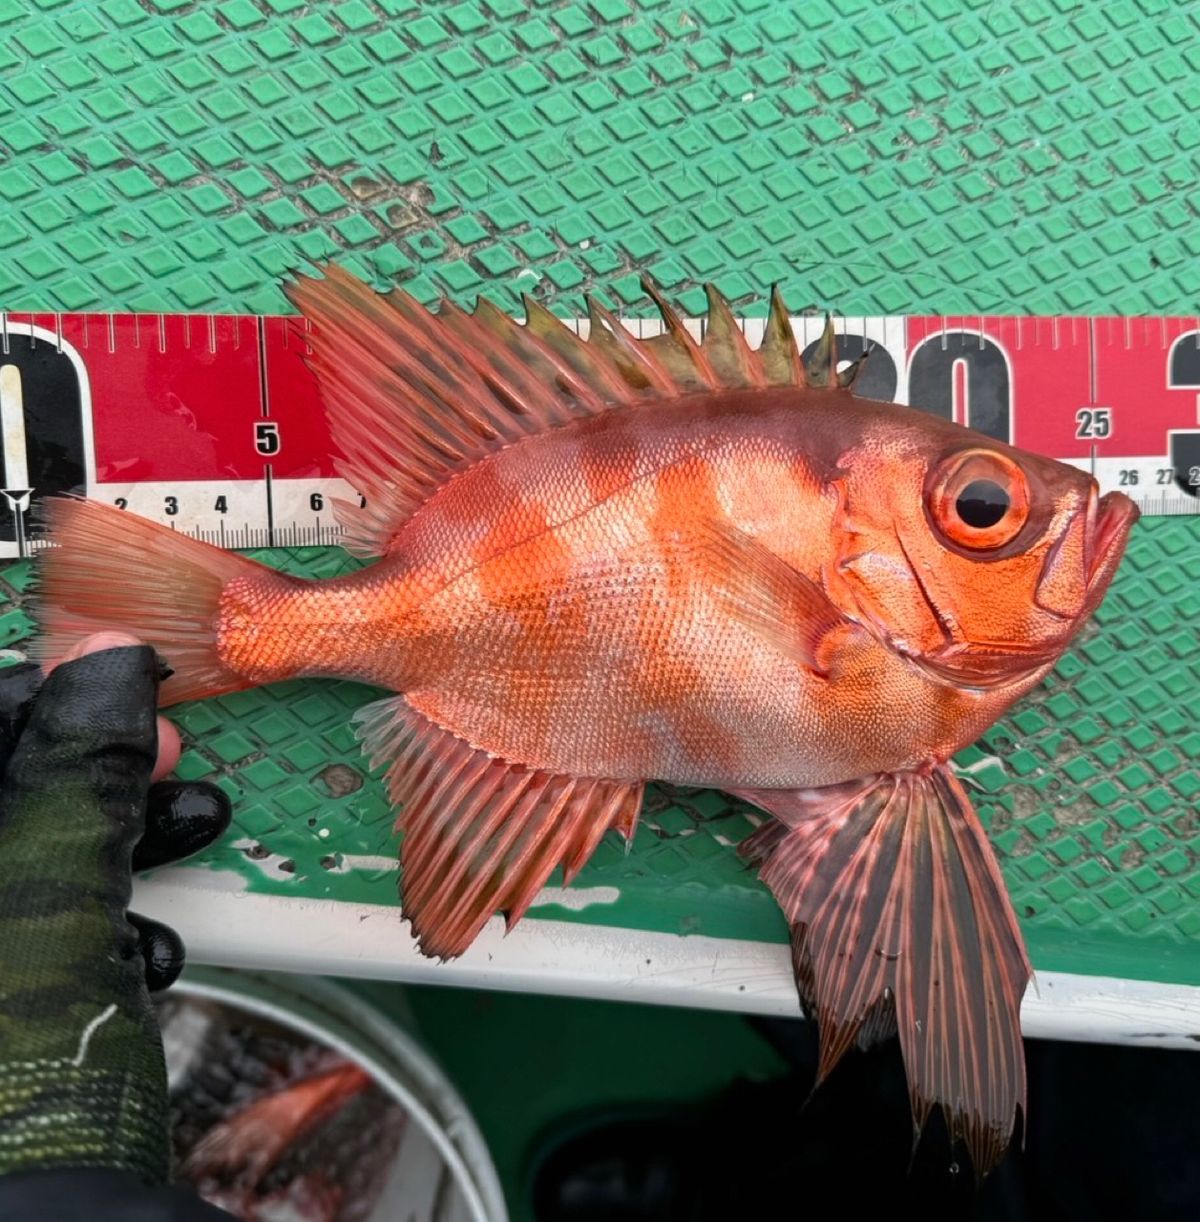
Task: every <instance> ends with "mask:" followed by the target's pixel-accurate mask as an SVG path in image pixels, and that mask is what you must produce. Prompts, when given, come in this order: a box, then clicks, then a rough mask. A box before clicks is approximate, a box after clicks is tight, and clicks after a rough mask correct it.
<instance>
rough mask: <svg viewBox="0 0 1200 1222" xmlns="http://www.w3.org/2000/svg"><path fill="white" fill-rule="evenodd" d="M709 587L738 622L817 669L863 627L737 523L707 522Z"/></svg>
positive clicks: (705, 547)
mask: <svg viewBox="0 0 1200 1222" xmlns="http://www.w3.org/2000/svg"><path fill="white" fill-rule="evenodd" d="M702 554H703V556H704V560H703V561H702V564H703V565H704V566H705V568H706V569H707V572H706V573H705V577H706V581H707V584H708V588H709V591H710V593H712V594H713V596H714V597H716V598H717V599H718V600H719V601H720V602H721V603H722V605H723V606H724V607H725V609H726V610H727V611H728V612H729V613H730V614H731V615H732V616H733V617H734V618H735V619H736V620H737V621H738V622H739V623H741V624H743V625H745V626H746V627H747V628H750V629H752V630H753V631H754V632H756V633H757V634H758V635H759V636H761V637H762V638H763V639H764V640H767V641H769V642H770V643H771V644H772V645H774V646H775V647H776V648H777V649H779V650H781V651H782V652H783V653H785V654H787V655H788V656H789V657H791V658H793V659H794V660H795V661H797V662H798V663H800V664H801V665H803V666H806V667H808V668H809V669H810V670H812V671H815V672H816V673H817V674H820V675H825V674H828V673H829V668H830V665H831V663H832V651H833V650H834V649H835V648H837V647H838V646H841V645H844V644H846V643H847V642H848V641H849V640H850V639H851V638H852V637H854V636H855V635H856V634H859V633H862V632H863V631H864V630H863V629H862V628H861V627H860V626H859V625H858V624H857V623H855V621H854V620H852V619H850V618H849V616H847V615H846V614H845V613H844V612H843V611H842V610H841V609H840V608H839V607H837V606H836V605H835V604H834V603H833V602H832V600H831V599H830V598H829V596H828V595H827V594H826V593H825V591H824V590H822V589H821V587H820V586H819V585H818V584H817V583H816V582H815V581H812V580H811V579H810V578H808V577H806V576H805V575H804V574H803V573H801V572H799V571H797V570H796V569H794V568H792V566H791V565H789V564H788V563H787V561H786V560H783V559H782V558H781V557H779V556H777V555H776V554H775V553H774V552H772V551H771V550H770V549H769V548H767V547H765V546H763V544H761V543H759V542H758V540H757V539H754V538H752V537H751V536H750V535H748V534H746V533H745V532H744V531H741V530H739V529H738V528H737V527H736V526H733V525H732V524H730V523H726V522H712V523H710V524H709V525H708V527H707V528H706V530H705V532H704V539H703V544H702Z"/></svg>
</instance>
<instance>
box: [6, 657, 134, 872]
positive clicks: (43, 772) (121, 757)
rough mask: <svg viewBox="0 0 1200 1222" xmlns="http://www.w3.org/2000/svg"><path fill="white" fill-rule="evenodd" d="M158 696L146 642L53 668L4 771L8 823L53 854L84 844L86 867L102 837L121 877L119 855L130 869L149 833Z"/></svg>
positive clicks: (82, 858) (81, 861)
mask: <svg viewBox="0 0 1200 1222" xmlns="http://www.w3.org/2000/svg"><path fill="white" fill-rule="evenodd" d="M157 694H158V659H157V658H156V657H155V655H154V650H153V649H151V648H150V647H149V646H148V645H140V646H137V647H124V648H114V649H104V650H101V651H100V652H98V653H93V654H90V655H88V656H87V657H81V658H76V659H74V660H72V661H69V662H65V663H63V664H62V665H60V666H57V667H55V669H54V671H53V672H52V673H51V674H50V675H49V676H48V677H47V678H46V681H45V682H44V683H43V684H42V688H41V691H40V692H39V693H38V696H37V699H36V700H34V702H33V709H32V711H31V712H30V714H29V719H28V723H27V725H26V727H25V730H24V732H23V733H22V734H21V737H20V739H19V740H18V742H17V745H16V748H15V750H14V751H13V754H12V758H11V759H10V760H9V764H8V768H7V770H6V772H5V776H4V789H3V800H2V802H0V809H3V812H4V816H5V821H6V823H8V824H10V825H13V826H17V827H20V828H21V832H20V834H21V835H22V836H23V837H24V838H26V839H28V840H29V841H30V842H31V843H32V842H35V841H44V842H45V844H46V846H47V852H49V853H54V852H58V853H62V852H63V851H65V850H66V846H67V844H68V842H71V843H74V840H75V839H77V840H78V841H79V844H78V846H77V847H78V849H79V851H80V853H81V857H80V862H79V864H80V866H81V867H82V866H83V865H84V864H85V862H86V853H85V852H84V849H83V844H84V843H85V842H88V840H89V838H90V837H92V836H96V837H99V838H100V839H101V840H104V841H107V842H108V845H109V850H108V851H109V852H112V851H116V852H118V857H117V858H115V859H114V860H113V861H112V865H116V866H118V873H117V874H114V875H113V878H114V879H115V878H117V877H118V876H119V870H120V867H119V865H118V863H119V862H120V858H121V857H124V861H125V868H126V869H127V868H128V861H129V857H128V854H129V853H130V852H131V851H132V849H133V845H134V843H135V842H136V841H137V840H138V839H139V838H140V836H141V834H142V824H143V813H144V807H145V801H146V793H147V790H148V789H149V787H150V773H151V771H152V769H153V767H154V761H155V756H156V754H157V737H158V735H157V730H156V726H155V703H156V698H157ZM85 811H86V812H90V813H89V814H88V815H85V814H84V812H85ZM73 838H74V839H73ZM118 846H120V847H119V848H118ZM97 848H98V845H97ZM97 848H94V849H93V850H92V851H93V852H95V851H97ZM95 860H96V859H95V858H93V862H94V861H95ZM92 869H93V872H94V869H95V866H94V865H93V866H92ZM127 885H128V884H126V887H127Z"/></svg>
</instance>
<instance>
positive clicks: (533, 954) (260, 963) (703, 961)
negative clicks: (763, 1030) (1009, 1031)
mask: <svg viewBox="0 0 1200 1222" xmlns="http://www.w3.org/2000/svg"><path fill="white" fill-rule="evenodd" d="M218 880H219V881H218ZM231 883H233V884H235V885H236V886H237V887H238V888H239V889H232V888H231ZM240 886H241V880H240V879H239V880H234V879H231V878H230V876H229V875H227V874H225V875H221V874H215V873H213V872H210V871H206V870H195V869H186V868H174V869H165V870H160V871H158V872H157V873H156V874H155V876H154V877H153V878H150V879H142V880H138V881H137V882H136V884H135V888H134V896H133V907H134V908H136V909H137V911H139V912H141V913H144V914H145V915H147V916H150V917H154V918H155V919H157V920H160V921H165V922H167V923H168V924H170V925H172V926H174V928H175V929H177V930H178V931H179V933H180V935H181V936H182V937H183V940H184V942H185V944H186V946H187V952H188V960H189V962H190V963H196V964H201V963H204V964H214V965H219V966H223V967H240V968H251V969H257V970H262V971H282V972H300V973H305V974H312V975H329V976H348V977H349V976H356V977H365V978H369V979H375V980H397V981H406V982H411V983H420V984H443V985H459V986H463V987H470V988H483V989H502V990H507V991H511V992H528V993H554V994H560V995H564V996H574V997H591V998H601V999H608V1000H614V1001H632V1002H643V1003H649V1004H655V1005H674V1006H689V1007H695V1008H701V1009H710V1010H732V1011H739V1012H743V1013H748V1014H770V1015H798V1014H799V1012H800V1008H799V1003H798V1001H797V998H796V992H795V988H794V986H793V983H792V975H791V960H790V953H789V950H788V948H787V947H786V946H784V945H781V944H774V943H762V942H747V941H741V940H737V939H726V938H711V937H702V936H699V935H691V936H687V937H681V936H678V935H674V934H664V933H648V932H644V931H642V930H633V929H618V928H606V927H605V926H602V925H589V924H583V923H574V922H566V921H555V920H546V919H533V920H529V919H527V920H525V921H523V922H522V923H521V924H520V925H519V926H518V927H517V928H516V929H515V930H514V931H513V932H512V933H511V934H509V935H507V936H506V935H505V933H504V923H503V921H502V920H500V919H499V918H496V919H494V920H493V921H491V922H489V924H488V925H487V927H486V928H485V929H484V930H483V932H482V933H481V934H480V936H479V938H478V940H477V941H476V942H475V944H474V946H472V947H471V949H470V950H469V951H467V953H466V954H465V955H463V956H462V957H461V958H459V959H455V960H453V961H451V962H449V963H437V962H434V961H432V960H429V959H426V958H425V957H424V956H422V955H421V954H420V952H419V951H418V950H417V947H416V943H415V942H414V940H413V938H412V935H411V932H410V930H409V928H408V926H407V925H406V924H405V923H403V921H402V919H401V915H400V911H399V909H398V908H391V907H384V906H380V905H374V904H354V903H347V902H344V901H336V902H335V901H332V900H312V899H289V898H285V897H280V896H277V895H259V894H255V893H253V892H248V891H244V890H241V889H240ZM1021 1025H1022V1029H1023V1030H1024V1032H1025V1034H1026V1035H1028V1036H1031V1037H1033V1038H1037V1039H1060V1040H1079V1041H1084V1042H1095V1043H1114V1044H1133V1045H1138V1046H1142V1047H1159V1048H1184V1049H1192V1050H1200V987H1193V986H1189V985H1170V984H1158V983H1155V982H1153V981H1140V980H1125V979H1118V978H1114V977H1111V976H1081V975H1076V974H1074V973H1068V972H1045V971H1043V972H1038V973H1037V976H1036V978H1035V981H1034V984H1033V985H1031V987H1030V988H1029V990H1028V992H1027V993H1026V996H1025V1001H1024V1004H1023V1006H1022V1009H1021Z"/></svg>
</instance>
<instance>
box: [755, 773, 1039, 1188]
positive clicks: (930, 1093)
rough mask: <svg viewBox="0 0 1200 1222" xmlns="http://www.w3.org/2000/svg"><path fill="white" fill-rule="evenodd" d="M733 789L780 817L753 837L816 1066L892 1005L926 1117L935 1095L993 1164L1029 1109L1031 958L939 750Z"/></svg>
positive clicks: (833, 1059) (987, 1166)
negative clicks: (894, 765) (890, 764)
mask: <svg viewBox="0 0 1200 1222" xmlns="http://www.w3.org/2000/svg"><path fill="white" fill-rule="evenodd" d="M739 796H741V797H744V798H745V799H746V800H747V801H750V802H753V803H754V804H755V805H757V806H760V807H762V808H763V809H764V810H767V811H769V812H770V813H771V814H773V815H774V816H775V817H776V819H777V820H778V822H775V823H770V824H767V825H766V826H764V827H763V828H760V829H759V831H758V832H756V833H755V834H754V835H753V836H752V837H751V838H750V840H749V841H747V842H746V844H745V845H744V846H743V853H744V854H745V855H746V856H748V857H749V858H750V859H751V860H753V861H754V862H756V863H758V864H759V865H761V877H762V879H763V881H764V882H765V883H766V884H767V886H768V887H770V889H771V891H772V892H773V893H774V895H775V898H776V899H777V900H778V901H779V904H780V906H781V907H782V908H783V911H784V914H785V915H786V916H787V919H788V920H789V922H790V923H791V926H792V952H793V962H794V966H795V972H796V981H797V984H798V986H799V989H800V994H801V998H802V1000H803V1002H804V1005H805V1008H806V1010H807V1012H808V1013H809V1014H811V1015H813V1016H814V1017H815V1018H816V1020H817V1023H818V1025H819V1027H820V1034H821V1059H820V1068H819V1071H818V1073H819V1078H824V1077H825V1075H826V1074H828V1073H829V1071H830V1070H831V1069H832V1068H833V1067H834V1065H835V1064H836V1063H837V1062H838V1060H839V1059H840V1058H841V1056H842V1055H843V1054H844V1053H845V1052H846V1050H847V1049H848V1048H849V1047H850V1046H851V1045H852V1044H853V1043H854V1042H855V1040H856V1039H857V1040H859V1041H860V1042H861V1041H863V1040H864V1038H870V1037H876V1038H877V1037H878V1036H879V1035H881V1034H884V1033H887V1032H888V1031H889V1030H890V1029H892V1022H891V1021H890V1019H891V1018H893V1017H894V1020H895V1029H896V1030H898V1032H899V1036H900V1046H901V1050H902V1052H903V1055H904V1064H905V1068H906V1071H907V1074H908V1083H909V1097H910V1100H911V1102H912V1109H913V1117H914V1121H915V1123H916V1126H917V1129H918V1131H919V1129H920V1127H921V1126H922V1125H923V1124H924V1122H925V1120H926V1118H927V1117H928V1115H929V1112H930V1110H931V1109H932V1108H933V1106H934V1105H935V1104H937V1105H940V1106H941V1109H942V1112H943V1114H944V1115H945V1117H946V1121H947V1126H948V1128H949V1129H950V1132H951V1134H952V1136H953V1137H955V1138H962V1139H963V1140H964V1141H965V1142H966V1145H967V1147H968V1150H969V1151H970V1154H971V1158H972V1161H973V1162H974V1165H975V1169H976V1171H977V1173H978V1174H980V1175H984V1174H986V1173H987V1172H988V1171H989V1170H991V1168H992V1167H994V1166H995V1164H996V1163H997V1162H998V1161H999V1159H1000V1157H1001V1156H1002V1155H1003V1153H1004V1151H1005V1149H1006V1147H1007V1146H1008V1143H1009V1141H1010V1140H1011V1138H1012V1134H1013V1130H1014V1127H1015V1123H1016V1115H1017V1112H1018V1110H1019V1111H1021V1112H1022V1113H1023V1112H1024V1109H1025V1063H1024V1053H1023V1048H1022V1044H1021V1024H1020V1008H1021V998H1022V996H1023V995H1024V992H1025V986H1026V985H1027V983H1028V982H1029V978H1030V975H1031V968H1030V966H1029V961H1028V959H1027V958H1026V955H1025V949H1024V946H1023V944H1022V940H1021V935H1020V931H1019V930H1018V928H1017V922H1016V918H1015V916H1014V915H1013V911H1012V907H1011V905H1010V904H1009V900H1008V895H1007V892H1006V891H1005V888H1004V883H1003V880H1002V879H1001V877H1000V871H999V869H998V868H997V866H996V861H995V858H994V857H993V856H992V852H991V849H990V847H989V845H988V842H987V837H986V836H985V834H984V832H983V828H982V827H981V826H980V824H979V820H978V817H977V816H976V814H975V812H974V810H973V809H972V807H971V804H970V802H969V800H968V798H967V795H966V794H965V792H964V791H963V788H962V786H961V785H960V784H959V782H958V781H957V780H956V779H955V777H954V774H953V773H952V772H951V771H950V770H949V768H947V767H944V766H942V767H938V768H934V769H933V770H932V771H930V772H928V773H925V772H921V773H916V772H911V773H902V774H900V775H896V776H875V777H870V778H868V779H866V780H865V781H862V782H853V783H851V784H848V785H839V786H833V787H830V788H826V789H814V790H802V791H780V790H743V791H739Z"/></svg>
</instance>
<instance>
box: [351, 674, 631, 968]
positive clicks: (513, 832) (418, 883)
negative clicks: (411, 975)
mask: <svg viewBox="0 0 1200 1222" xmlns="http://www.w3.org/2000/svg"><path fill="white" fill-rule="evenodd" d="M358 721H359V733H360V737H361V738H362V739H363V743H364V746H365V748H366V751H367V754H368V757H369V758H370V761H371V765H372V767H374V766H377V765H379V764H382V763H385V762H386V763H387V764H388V771H387V784H388V791H389V794H390V797H391V799H392V801H393V803H395V805H396V806H397V807H398V808H399V809H400V814H399V817H398V824H399V826H400V827H401V828H402V829H403V831H404V839H403V842H402V844H401V848H400V863H401V879H400V886H401V892H402V908H403V912H404V915H405V916H407V917H408V919H409V920H410V921H411V922H412V927H413V932H414V933H415V934H416V937H417V940H418V942H419V944H420V947H421V950H422V951H423V952H424V953H426V954H428V955H434V956H437V957H439V958H443V959H449V958H453V957H454V956H456V955H460V954H462V953H463V951H465V950H466V949H467V948H468V947H469V946H470V945H471V943H472V942H473V941H474V940H475V937H476V936H477V935H478V933H479V931H480V930H481V929H482V928H483V926H484V925H485V924H486V923H487V921H488V918H489V917H491V916H492V915H493V914H494V913H496V912H503V913H505V915H506V917H507V921H508V927H509V928H510V929H511V928H512V926H513V925H515V924H516V922H517V921H518V920H520V918H521V917H522V916H523V915H524V914H525V912H526V911H527V910H528V908H529V905H530V904H531V903H533V901H534V900H535V899H536V897H537V894H538V892H539V891H540V890H541V888H542V887H543V886H544V885H545V883H546V881H547V879H548V878H549V877H550V875H551V874H552V873H553V872H554V870H555V868H556V867H557V866H559V865H561V866H562V867H563V872H564V878H565V881H567V882H570V880H571V879H572V878H573V877H574V876H575V875H576V874H577V873H578V872H579V870H580V869H581V868H582V867H583V865H584V864H585V863H586V862H587V860H588V858H589V857H590V856H591V855H592V853H593V852H594V851H595V849H596V847H597V845H599V843H600V841H601V839H602V838H603V836H604V834H605V832H607V831H609V830H615V831H619V832H621V833H622V834H623V835H625V837H626V839H628V838H629V837H631V836H632V834H633V830H634V826H635V824H636V820H637V815H638V811H639V810H640V808H641V801H642V784H641V782H625V781H609V780H597V779H594V778H578V777H570V776H561V775H558V774H555V773H552V772H546V771H543V770H540V769H533V768H527V767H525V766H523V765H520V764H512V763H509V762H507V761H505V760H501V759H496V758H494V757H492V756H490V755H488V754H487V753H486V752H483V751H478V750H476V749H475V748H473V747H471V746H470V745H469V744H468V743H466V742H464V741H463V740H462V739H460V738H458V737H457V736H456V735H454V734H451V733H450V732H449V731H448V730H443V729H441V728H440V727H439V726H436V725H434V723H433V722H431V721H429V720H428V719H426V718H425V717H424V716H422V715H421V714H420V713H418V712H417V711H416V710H415V709H413V708H412V707H411V705H409V703H408V702H407V701H406V700H405V699H404V697H403V696H395V697H389V698H388V699H385V700H380V701H377V702H376V703H374V704H371V705H368V706H367V707H366V708H365V709H363V710H362V711H361V712H360V713H359V715H358Z"/></svg>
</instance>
